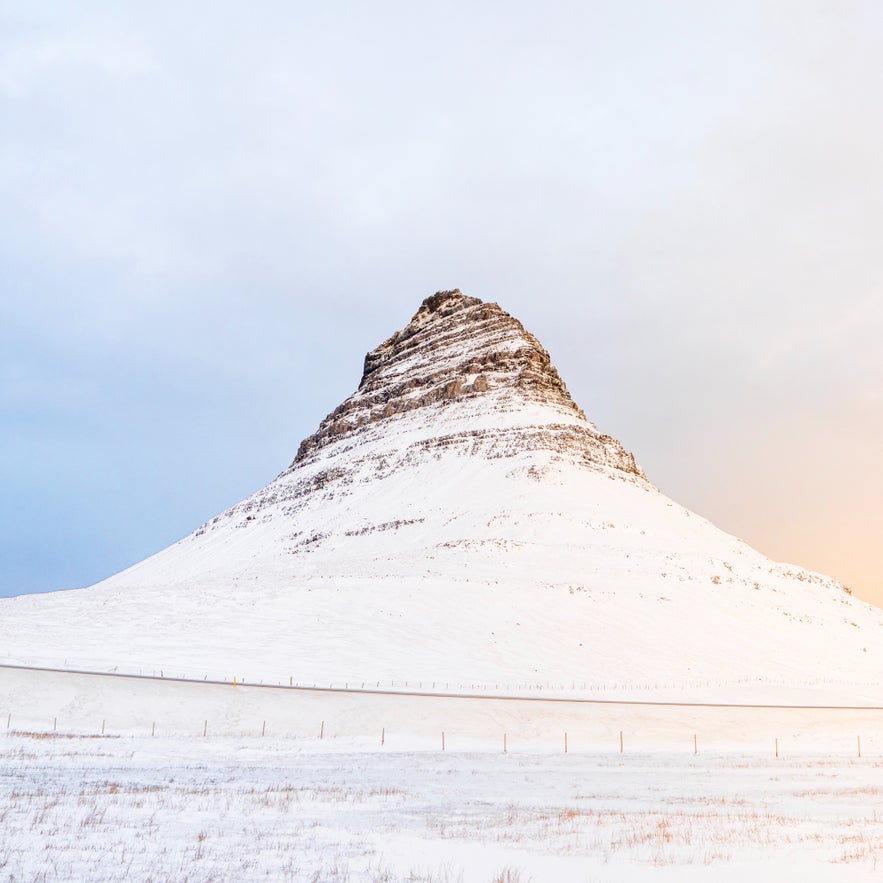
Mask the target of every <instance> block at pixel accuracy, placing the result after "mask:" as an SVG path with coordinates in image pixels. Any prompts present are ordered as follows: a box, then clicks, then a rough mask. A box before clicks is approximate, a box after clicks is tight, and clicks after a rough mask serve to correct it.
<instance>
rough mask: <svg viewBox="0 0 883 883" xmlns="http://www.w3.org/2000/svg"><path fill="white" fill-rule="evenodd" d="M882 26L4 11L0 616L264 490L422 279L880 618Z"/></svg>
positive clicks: (406, 9)
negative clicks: (539, 359)
mask: <svg viewBox="0 0 883 883" xmlns="http://www.w3.org/2000/svg"><path fill="white" fill-rule="evenodd" d="M881 40H883V6H881V5H880V4H879V3H877V2H867V3H862V2H849V0H846V2H838V3H836V4H835V3H832V2H824V3H822V2H813V0H801V2H790V0H783V2H769V0H764V2H752V0H747V2H742V3H738V4H736V3H731V2H715V0H710V2H709V0H705V2H650V0H647V2H639V0H635V2H628V3H621V2H603V3H593V2H554V0H552V2H545V3H543V4H538V3H519V2H490V0H489V2H475V0H472V2H469V3H466V2H459V0H451V2H446V3H444V4H431V5H430V4H414V3H408V2H402V3H388V2H377V3H371V4H364V3H356V2H349V3H346V2H329V3H323V4H315V3H313V4H305V3H298V2H272V0H267V2H261V3H256V4H242V3H233V2H224V0H220V2H218V0H216V2H211V3H208V2H194V3H189V4H179V3H171V2H162V0H151V2H139V0H134V2H130V3H126V4H117V3H112V2H107V3H100V2H89V0H77V2H69V3H68V2H53V3H49V4H32V3H27V2H7V0H0V524H2V527H3V530H2V534H0V595H14V594H19V593H25V592H35V591H48V590H54V589H61V588H72V587H79V586H84V585H89V584H91V583H94V582H96V581H98V580H100V579H102V578H104V577H107V576H109V575H111V574H112V573H115V572H116V571H118V570H120V569H122V568H124V567H126V566H128V565H130V564H133V563H135V562H136V561H138V560H141V559H142V558H144V557H146V556H148V555H149V554H152V553H153V552H156V551H158V550H159V549H161V548H163V547H164V546H166V545H168V544H170V543H172V542H174V541H175V540H177V539H179V538H180V537H182V536H184V535H186V534H187V533H189V532H190V531H191V530H193V529H194V528H195V527H197V526H198V525H199V524H201V523H202V522H203V521H205V520H207V519H208V518H210V517H212V516H213V515H215V514H217V513H218V512H219V511H221V510H223V509H224V508H226V507H227V506H229V505H232V504H233V503H235V502H237V501H238V500H240V499H242V498H243V497H245V496H247V495H248V494H250V493H251V492H253V491H255V490H257V489H258V488H260V487H262V486H263V485H265V484H266V483H267V482H269V481H270V480H271V479H272V478H274V477H275V476H276V475H277V474H278V473H279V472H280V471H282V470H283V469H284V468H285V467H286V466H287V465H288V464H289V463H290V461H291V460H292V459H293V457H294V454H295V453H296V451H297V446H298V444H299V442H300V440H301V439H302V438H303V437H305V436H307V435H309V434H310V433H311V432H312V431H313V430H314V429H315V427H316V425H317V424H318V423H319V421H320V420H321V419H322V418H323V417H324V416H325V414H326V413H328V412H329V411H331V410H332V409H333V408H334V407H335V406H336V405H337V404H338V403H339V402H340V401H342V400H343V399H344V398H345V397H346V396H347V395H349V394H350V393H351V392H352V391H353V390H354V389H355V388H356V386H357V384H358V381H359V378H360V376H361V367H362V359H363V357H364V354H365V352H367V351H368V350H370V349H372V348H373V347H374V346H376V345H377V344H378V343H380V342H381V341H382V340H384V339H385V338H386V337H387V336H388V335H389V334H391V333H392V332H393V331H395V330H397V329H398V328H400V327H402V326H404V325H405V324H406V323H407V322H408V320H409V319H410V317H411V315H412V314H413V313H414V312H415V311H416V309H417V307H418V306H419V304H420V302H421V301H422V300H423V298H425V297H426V296H428V295H429V294H432V293H433V292H434V291H436V290H439V289H447V288H453V287H459V288H461V289H462V290H463V291H464V292H465V293H466V294H470V295H474V296H477V297H480V298H482V299H484V300H490V301H496V302H498V303H499V304H500V305H501V306H502V307H503V308H504V309H506V310H507V311H509V312H510V313H512V314H513V315H515V316H516V317H517V318H519V319H520V320H521V321H522V322H523V323H524V324H525V326H526V327H527V328H528V330H530V331H532V332H533V333H534V334H536V335H537V336H538V337H539V339H540V340H541V341H542V343H543V344H544V346H545V347H546V348H547V349H548V350H549V352H550V354H551V356H552V360H553V362H554V363H555V364H556V366H557V367H558V369H559V372H560V373H561V375H562V376H563V377H564V379H565V381H566V382H567V384H568V387H569V389H570V391H571V393H572V395H573V397H574V399H575V400H576V402H577V404H579V405H580V406H581V407H582V408H583V409H584V410H585V411H586V413H587V415H588V417H589V419H591V420H592V421H593V422H595V423H596V424H597V425H598V427H599V428H600V429H601V430H603V431H605V432H608V433H610V434H612V435H615V436H616V437H618V438H619V439H621V440H622V441H623V443H624V444H625V445H626V447H627V448H629V449H630V450H632V451H633V452H634V453H635V455H636V457H637V460H638V462H639V463H640V464H641V465H642V466H643V467H644V469H645V470H646V472H647V474H648V476H649V478H650V480H651V481H652V482H653V483H654V484H655V485H656V486H657V487H659V488H660V489H661V490H663V491H664V492H665V493H666V494H668V495H669V496H671V497H673V498H674V499H676V500H677V501H678V502H680V503H682V504H684V505H686V506H688V507H689V508H691V509H693V510H695V511H697V512H699V513H701V514H702V515H704V516H706V517H707V518H709V519H711V520H712V521H713V522H714V523H716V524H717V525H718V526H719V527H721V528H723V529H724V530H727V531H728V532H730V533H734V534H736V535H737V536H740V537H742V538H743V539H744V540H746V542H748V543H750V544H751V545H753V546H755V547H756V548H758V549H760V550H761V551H762V552H764V553H765V554H767V555H769V556H771V557H773V558H775V559H777V560H784V561H788V562H791V563H796V564H800V565H803V566H806V567H809V568H811V569H814V570H819V571H822V572H825V573H829V574H831V575H833V576H835V577H837V578H838V579H840V580H842V581H843V582H845V583H846V584H847V585H849V586H850V587H851V588H852V590H853V591H854V593H855V594H857V595H858V596H859V597H862V598H865V599H866V600H869V601H871V602H874V603H877V604H880V605H883V549H881V546H883V543H881V534H883V530H881V529H883V516H881V506H880V501H881V500H883V467H881V462H880V453H881V451H883V360H881V358H880V341H881V340H883V248H881V246H880V243H881V242H883V114H881V113H880V106H881V96H883V56H881V54H880V52H879V46H880V45H881Z"/></svg>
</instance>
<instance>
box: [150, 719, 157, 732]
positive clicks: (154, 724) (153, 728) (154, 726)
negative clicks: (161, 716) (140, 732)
mask: <svg viewBox="0 0 883 883" xmlns="http://www.w3.org/2000/svg"><path fill="white" fill-rule="evenodd" d="M150 735H151V736H155V735H156V721H154V722H153V726H152V727H151V728H150Z"/></svg>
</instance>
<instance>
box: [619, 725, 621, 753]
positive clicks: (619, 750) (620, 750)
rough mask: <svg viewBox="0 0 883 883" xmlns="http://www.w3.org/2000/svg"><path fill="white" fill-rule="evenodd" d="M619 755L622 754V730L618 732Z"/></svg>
mask: <svg viewBox="0 0 883 883" xmlns="http://www.w3.org/2000/svg"><path fill="white" fill-rule="evenodd" d="M619 753H620V754H622V730H620V731H619Z"/></svg>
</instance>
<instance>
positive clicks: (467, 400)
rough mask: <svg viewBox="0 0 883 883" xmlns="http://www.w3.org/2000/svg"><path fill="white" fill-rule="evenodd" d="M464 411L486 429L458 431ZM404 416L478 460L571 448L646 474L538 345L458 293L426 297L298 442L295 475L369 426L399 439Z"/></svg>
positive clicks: (493, 307)
mask: <svg viewBox="0 0 883 883" xmlns="http://www.w3.org/2000/svg"><path fill="white" fill-rule="evenodd" d="M454 403H458V404H460V405H461V406H462V407H460V408H451V407H450V405H452V404H454ZM532 406H533V407H534V408H541V409H544V410H545V411H547V412H548V413H546V414H544V418H545V419H544V420H543V423H542V432H539V433H538V432H528V433H525V432H523V430H524V428H525V427H524V426H523V423H522V421H521V420H520V415H521V414H523V413H524V412H529V411H530V409H531V407H532ZM414 412H419V414H414ZM468 413H471V414H472V415H473V416H474V417H476V418H479V421H480V422H482V423H484V424H486V425H484V426H482V427H481V428H463V429H461V430H460V431H459V432H456V433H452V432H451V431H450V430H451V429H452V428H453V424H454V423H455V422H457V423H459V422H461V421H462V417H463V415H464V414H468ZM402 414H414V416H416V417H418V418H419V420H420V421H421V423H423V425H424V428H425V432H424V435H425V437H426V438H427V439H429V438H434V439H435V441H436V442H437V443H438V444H439V445H455V446H468V447H469V448H470V449H471V450H472V451H473V452H475V453H477V452H478V450H482V451H485V452H487V451H488V450H490V449H494V450H496V451H498V452H499V451H500V449H501V447H503V446H505V447H506V450H507V451H508V452H509V454H510V455H511V454H513V453H514V452H515V451H516V450H517V449H521V450H524V449H526V448H532V449H535V450H539V449H545V450H557V451H563V450H565V449H567V450H570V451H572V452H576V453H578V455H579V456H581V457H582V458H584V459H585V460H586V462H591V463H594V464H597V465H603V466H610V467H613V468H616V469H621V470H623V471H625V472H628V473H631V474H634V475H641V474H642V473H641V471H640V470H639V469H638V468H637V466H636V465H635V461H634V457H633V456H632V455H631V454H629V453H628V452H627V451H625V450H624V449H623V447H622V445H620V444H619V442H617V441H616V440H615V439H613V438H611V437H610V436H606V435H600V434H599V433H598V432H597V431H596V430H595V428H594V427H593V426H592V425H591V424H590V423H588V422H587V421H586V419H585V414H583V412H582V411H581V410H580V409H579V408H578V407H577V406H576V405H575V404H574V401H573V399H572V398H571V397H570V393H568V391H567V387H566V386H565V385H564V381H563V380H562V379H561V378H560V377H559V376H558V372H557V371H556V370H555V366H554V365H553V364H552V362H551V360H550V359H549V354H548V353H547V352H546V350H545V349H543V347H542V345H541V344H540V342H539V341H538V340H537V339H536V338H535V337H534V336H533V335H532V334H530V333H529V332H527V331H525V329H524V326H523V325H522V324H521V323H520V322H519V321H518V320H517V319H513V318H512V316H510V315H509V314H508V313H506V312H504V311H503V310H501V309H500V307H498V306H497V304H493V303H484V302H482V301H480V300H479V299H478V298H476V297H467V296H466V295H464V294H463V293H462V292H461V291H460V290H459V289H454V290H453V291H439V292H436V293H435V294H434V295H432V296H431V297H428V298H426V300H424V301H423V303H422V304H421V306H420V309H419V310H418V311H417V313H416V314H415V315H414V318H413V319H411V321H410V322H409V323H408V324H407V325H406V326H405V327H404V328H403V329H402V330H401V331H397V332H396V333H395V334H393V335H392V337H390V338H389V339H388V340H386V341H384V342H383V343H382V344H380V346H378V347H377V349H375V350H372V351H371V352H370V353H368V355H367V356H365V370H364V373H363V374H362V380H361V382H360V383H359V388H358V390H357V391H356V392H355V393H353V395H351V396H350V397H349V398H348V399H347V400H346V401H345V402H344V403H343V404H341V405H339V406H338V407H337V408H335V409H334V410H333V411H332V412H331V413H330V414H329V415H328V416H327V417H326V418H325V419H324V420H323V421H322V423H321V425H320V426H319V429H318V430H317V431H316V432H315V433H314V434H313V435H311V436H310V437H309V438H307V439H305V440H304V441H303V442H302V443H301V446H300V450H299V451H298V455H297V458H296V459H295V461H294V463H293V464H292V468H294V467H296V466H298V465H299V464H300V463H304V462H307V461H309V460H310V458H311V457H312V456H313V455H315V453H316V452H317V451H318V450H320V449H321V448H323V447H324V446H325V445H327V444H328V443H330V442H334V441H338V440H342V439H343V440H346V439H348V438H349V439H352V438H356V437H362V438H363V437H364V436H357V435H356V434H357V433H359V432H363V431H364V430H365V429H366V428H370V429H372V430H376V432H377V433H381V434H387V435H389V434H390V433H395V432H396V429H397V426H398V424H397V423H396V421H395V418H396V417H398V416H399V415H402ZM492 415H493V416H494V417H495V419H494V420H493V421H491V422H490V423H488V420H487V418H488V417H490V416H492ZM506 415H509V416H508V417H507V416H506ZM556 415H557V416H556ZM506 430H509V431H508V432H507V431H506Z"/></svg>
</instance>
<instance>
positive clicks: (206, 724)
mask: <svg viewBox="0 0 883 883" xmlns="http://www.w3.org/2000/svg"><path fill="white" fill-rule="evenodd" d="M207 732H208V721H206V722H205V723H204V724H203V725H202V735H203V736H205V734H206V733H207Z"/></svg>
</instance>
